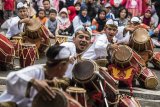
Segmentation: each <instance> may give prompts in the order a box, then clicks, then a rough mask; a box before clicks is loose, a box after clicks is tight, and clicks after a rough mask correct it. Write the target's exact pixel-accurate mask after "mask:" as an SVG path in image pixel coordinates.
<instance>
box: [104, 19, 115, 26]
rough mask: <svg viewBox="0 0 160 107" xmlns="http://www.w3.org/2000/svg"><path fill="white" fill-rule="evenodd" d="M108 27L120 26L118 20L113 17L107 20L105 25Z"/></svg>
mask: <svg viewBox="0 0 160 107" xmlns="http://www.w3.org/2000/svg"><path fill="white" fill-rule="evenodd" d="M105 27H106V28H108V27H110V28H118V22H117V21H114V20H113V19H109V20H108V21H107V22H106V25H105Z"/></svg>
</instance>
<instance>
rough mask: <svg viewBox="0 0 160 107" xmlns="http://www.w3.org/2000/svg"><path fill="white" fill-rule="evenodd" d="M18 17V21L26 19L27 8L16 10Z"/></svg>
mask: <svg viewBox="0 0 160 107" xmlns="http://www.w3.org/2000/svg"><path fill="white" fill-rule="evenodd" d="M18 16H19V17H20V19H24V18H27V17H28V11H27V8H22V9H19V10H18Z"/></svg>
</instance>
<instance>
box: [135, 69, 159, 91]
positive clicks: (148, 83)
mask: <svg viewBox="0 0 160 107" xmlns="http://www.w3.org/2000/svg"><path fill="white" fill-rule="evenodd" d="M138 81H139V83H140V85H142V86H143V87H145V88H148V89H156V87H157V85H158V79H157V76H156V75H155V73H154V72H153V71H151V70H150V69H148V68H146V67H144V68H142V71H141V74H140V75H139V77H138Z"/></svg>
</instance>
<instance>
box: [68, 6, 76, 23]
mask: <svg viewBox="0 0 160 107" xmlns="http://www.w3.org/2000/svg"><path fill="white" fill-rule="evenodd" d="M68 14H69V20H70V22H72V21H73V19H74V17H75V16H76V15H77V14H76V9H75V7H74V6H69V7H68Z"/></svg>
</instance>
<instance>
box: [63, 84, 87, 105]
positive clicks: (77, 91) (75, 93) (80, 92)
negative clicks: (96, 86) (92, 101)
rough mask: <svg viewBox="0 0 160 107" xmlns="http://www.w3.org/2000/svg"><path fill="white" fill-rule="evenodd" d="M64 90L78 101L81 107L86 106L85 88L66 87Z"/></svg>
mask: <svg viewBox="0 0 160 107" xmlns="http://www.w3.org/2000/svg"><path fill="white" fill-rule="evenodd" d="M66 92H67V93H68V94H69V95H71V96H72V97H73V98H74V99H76V101H78V102H79V103H80V104H81V105H82V106H83V107H87V99H86V90H85V89H84V88H79V87H68V88H67V89H66Z"/></svg>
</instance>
